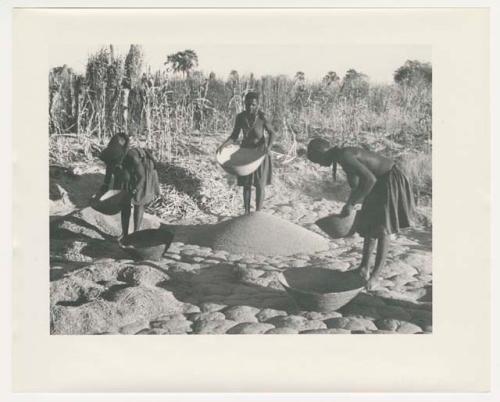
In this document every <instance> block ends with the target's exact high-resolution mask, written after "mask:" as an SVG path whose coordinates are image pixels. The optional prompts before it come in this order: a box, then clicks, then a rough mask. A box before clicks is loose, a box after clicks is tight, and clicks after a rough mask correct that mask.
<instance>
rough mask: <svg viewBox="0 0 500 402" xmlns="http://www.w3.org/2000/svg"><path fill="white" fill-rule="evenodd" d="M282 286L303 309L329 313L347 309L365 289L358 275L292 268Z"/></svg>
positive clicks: (286, 274) (354, 272)
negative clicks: (345, 307) (347, 305)
mask: <svg viewBox="0 0 500 402" xmlns="http://www.w3.org/2000/svg"><path fill="white" fill-rule="evenodd" d="M281 284H282V285H283V287H284V288H285V290H286V292H287V293H288V295H289V296H290V298H291V299H292V300H293V301H294V302H295V304H297V306H298V307H299V309H301V310H307V311H319V312H328V311H335V310H338V309H339V308H341V307H343V306H345V305H346V304H347V303H349V302H350V301H351V300H352V299H354V298H355V297H356V296H357V295H358V294H359V292H361V290H363V288H364V286H365V281H364V280H363V279H362V278H361V276H360V275H359V273H358V272H357V271H347V272H340V271H333V270H330V269H324V268H291V269H288V270H286V271H285V272H283V275H282V279H281Z"/></svg>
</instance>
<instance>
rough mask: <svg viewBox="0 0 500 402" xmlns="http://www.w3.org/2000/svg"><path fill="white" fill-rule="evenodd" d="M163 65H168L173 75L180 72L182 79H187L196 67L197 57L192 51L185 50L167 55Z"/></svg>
mask: <svg viewBox="0 0 500 402" xmlns="http://www.w3.org/2000/svg"><path fill="white" fill-rule="evenodd" d="M164 64H166V65H170V66H171V67H172V70H173V71H174V72H175V73H178V72H180V73H182V75H183V76H184V77H186V76H187V77H189V74H190V72H191V70H192V69H193V68H195V67H196V66H198V55H197V54H196V52H195V51H194V50H191V49H186V50H184V51H180V52H177V53H172V54H170V55H168V56H167V61H166V62H165V63H164Z"/></svg>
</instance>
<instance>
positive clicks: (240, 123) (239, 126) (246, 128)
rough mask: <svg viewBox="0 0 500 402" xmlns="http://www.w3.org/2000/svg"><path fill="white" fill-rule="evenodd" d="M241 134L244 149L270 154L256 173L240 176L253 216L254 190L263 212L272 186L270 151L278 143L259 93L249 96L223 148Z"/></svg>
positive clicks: (240, 183)
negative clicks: (261, 105)
mask: <svg viewBox="0 0 500 402" xmlns="http://www.w3.org/2000/svg"><path fill="white" fill-rule="evenodd" d="M240 131H243V140H242V142H241V146H242V147H243V148H257V149H261V150H264V151H266V156H265V158H264V160H263V161H262V163H261V164H260V166H259V167H258V168H257V170H256V171H255V172H253V173H251V174H249V175H248V176H238V186H242V187H243V205H244V208H245V214H249V213H250V203H251V198H252V186H254V187H255V193H256V194H255V204H256V210H257V211H260V210H261V208H262V206H263V204H264V199H265V188H266V185H268V184H271V179H272V175H273V166H272V162H271V156H270V154H269V150H270V149H271V147H272V145H273V143H274V139H275V133H274V130H273V128H272V127H271V125H270V124H269V122H268V121H267V120H266V117H265V116H264V113H263V112H262V111H260V110H259V94H258V93H257V92H249V93H247V94H246V96H245V110H244V111H243V112H241V113H239V114H238V115H237V116H236V121H235V123H234V129H233V132H232V134H231V135H230V136H229V138H228V139H227V140H226V141H225V142H224V144H223V145H222V146H224V145H225V144H227V143H229V142H233V143H234V142H236V141H237V140H238V137H239V135H240ZM265 131H266V132H267V133H268V134H269V138H266V135H265V133H264V132H265Z"/></svg>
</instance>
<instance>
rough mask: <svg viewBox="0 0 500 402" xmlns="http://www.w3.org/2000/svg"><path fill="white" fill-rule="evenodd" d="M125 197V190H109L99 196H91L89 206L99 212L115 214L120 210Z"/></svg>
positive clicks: (125, 200)
mask: <svg viewBox="0 0 500 402" xmlns="http://www.w3.org/2000/svg"><path fill="white" fill-rule="evenodd" d="M127 198H128V195H127V192H126V191H124V190H109V191H106V192H105V193H104V194H103V195H102V196H100V197H99V198H98V197H94V198H92V200H91V201H90V206H91V207H92V208H93V209H95V210H96V211H97V212H100V213H101V214H104V215H115V214H117V213H118V212H120V211H121V210H122V208H123V206H124V205H125V203H126V202H127Z"/></svg>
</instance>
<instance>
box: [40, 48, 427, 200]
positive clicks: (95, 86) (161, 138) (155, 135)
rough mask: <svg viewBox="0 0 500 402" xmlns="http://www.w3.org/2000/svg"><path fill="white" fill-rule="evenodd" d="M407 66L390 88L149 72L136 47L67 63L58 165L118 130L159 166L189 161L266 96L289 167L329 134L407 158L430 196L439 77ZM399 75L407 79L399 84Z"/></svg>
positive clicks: (60, 90) (88, 153) (58, 105)
mask: <svg viewBox="0 0 500 402" xmlns="http://www.w3.org/2000/svg"><path fill="white" fill-rule="evenodd" d="M408 63H410V64H409V65H410V66H412V65H413V64H411V63H418V62H410V61H408V62H407V64H405V66H407V65H408ZM403 67H404V66H403ZM403 67H402V68H403ZM427 68H428V69H429V70H428V71H427V74H429V71H430V74H432V70H431V68H430V65H429V66H427ZM400 70H401V68H400V69H399V70H398V71H396V74H395V81H394V82H393V83H390V84H383V85H380V84H371V83H370V81H369V78H368V77H366V76H365V75H363V74H362V73H358V72H356V71H355V70H349V71H348V72H347V73H346V75H345V76H344V77H343V79H340V77H338V76H337V75H336V73H334V72H328V74H327V75H326V76H325V78H324V79H323V80H316V81H309V80H306V78H305V74H304V73H302V72H298V73H297V74H296V76H295V77H293V78H291V77H288V76H285V75H279V76H262V77H255V76H254V75H253V74H251V75H249V76H241V77H240V76H239V74H238V73H237V71H236V70H233V71H231V72H230V74H229V75H228V77H227V78H221V77H216V76H215V74H214V73H210V74H209V75H206V74H204V73H202V72H200V71H192V72H191V73H189V74H183V75H182V76H180V75H179V74H173V73H172V72H171V71H167V69H165V70H159V71H152V70H151V68H149V67H147V66H144V63H143V54H142V50H141V47H140V46H137V45H132V46H131V48H130V51H129V54H128V55H127V57H125V58H124V57H121V56H116V55H115V54H114V50H113V47H112V46H110V47H109V48H106V47H103V48H102V49H100V50H99V51H97V52H95V53H94V54H91V55H90V56H89V58H88V61H87V68H86V71H85V74H83V75H80V74H76V73H75V72H73V71H72V70H71V68H68V67H67V66H62V67H55V68H53V69H51V70H50V73H49V135H50V138H51V147H50V151H51V155H50V159H51V161H52V162H61V161H72V160H78V159H81V158H82V157H83V158H88V159H91V158H92V157H93V156H95V155H96V153H97V152H98V150H99V149H100V148H102V146H103V145H104V144H105V143H106V142H107V140H108V139H109V138H110V137H111V136H112V135H113V134H115V133H117V132H119V131H125V132H127V133H128V134H130V135H132V136H134V137H135V138H138V139H139V140H140V141H141V143H142V144H145V146H146V147H148V148H149V149H151V150H152V151H153V153H154V154H155V156H156V157H157V158H158V160H159V161H163V162H166V163H170V162H172V161H179V160H186V159H187V158H186V157H187V156H189V154H190V152H191V148H192V147H193V146H195V147H198V148H203V146H204V141H206V140H207V137H209V136H217V137H220V138H224V137H226V136H227V135H229V133H230V132H231V130H232V127H233V123H234V119H235V116H236V114H237V113H238V112H240V111H242V110H243V107H244V102H243V100H244V96H245V94H246V93H247V92H249V91H257V92H258V93H259V94H260V105H261V109H262V110H263V111H264V112H265V114H266V116H267V118H268V120H269V121H270V122H271V123H272V125H273V126H274V128H275V129H276V130H277V133H278V139H277V141H276V144H275V148H274V150H276V152H277V153H278V154H280V155H281V156H283V158H281V159H280V160H281V161H286V162H289V161H290V160H292V159H293V157H294V155H295V156H296V155H297V152H298V153H300V152H302V153H303V152H304V149H305V147H306V146H307V142H308V140H309V139H311V138H313V137H317V136H322V137H325V138H326V139H328V140H329V141H330V142H331V143H332V144H334V145H339V146H349V145H354V146H366V147H368V148H370V149H373V150H375V151H379V152H382V153H384V154H386V155H387V156H390V157H394V158H396V159H398V160H400V161H401V162H402V165H403V166H406V170H407V171H408V172H409V174H410V175H411V176H412V178H413V179H414V180H415V181H416V182H418V189H419V190H420V189H423V190H424V191H425V192H427V193H428V194H430V193H431V185H432V178H431V166H430V165H431V163H430V162H431V142H432V82H431V81H432V79H431V78H430V80H429V79H428V80H422V79H420V80H415V79H412V80H410V79H408V76H404V75H402V74H399V73H400ZM398 74H399V75H400V76H403V78H404V79H400V80H399V81H397V79H396V77H398ZM430 77H431V76H430ZM64 136H71V137H73V138H74V139H76V141H77V143H78V144H79V147H78V148H79V149H78V150H75V149H71V148H69V147H64V146H63V145H61V143H62V144H64V142H61V141H59V140H58V138H60V137H64ZM290 155H292V156H291V157H289V156H290ZM286 156H288V157H286Z"/></svg>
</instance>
